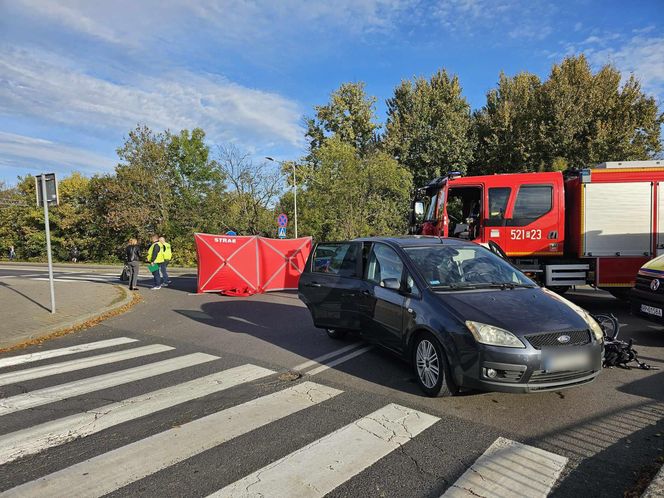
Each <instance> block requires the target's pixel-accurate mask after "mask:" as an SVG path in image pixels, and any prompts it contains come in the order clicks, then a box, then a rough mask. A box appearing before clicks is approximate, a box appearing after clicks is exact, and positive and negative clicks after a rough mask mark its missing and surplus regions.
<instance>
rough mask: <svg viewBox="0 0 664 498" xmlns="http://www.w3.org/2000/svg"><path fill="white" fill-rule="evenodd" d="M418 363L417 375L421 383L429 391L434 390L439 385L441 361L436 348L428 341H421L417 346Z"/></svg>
mask: <svg viewBox="0 0 664 498" xmlns="http://www.w3.org/2000/svg"><path fill="white" fill-rule="evenodd" d="M415 361H416V363H417V374H418V375H419V377H420V381H422V384H424V385H425V386H426V387H428V388H429V389H433V388H434V387H435V386H436V384H437V383H438V377H439V376H440V361H439V358H438V354H437V353H436V348H434V346H433V344H431V342H429V341H428V340H426V339H423V340H421V341H420V343H419V344H418V345H417V353H416V357H415Z"/></svg>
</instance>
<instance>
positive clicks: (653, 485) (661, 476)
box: [641, 466, 664, 498]
mask: <svg viewBox="0 0 664 498" xmlns="http://www.w3.org/2000/svg"><path fill="white" fill-rule="evenodd" d="M662 496H664V466H662V467H661V468H660V469H659V472H657V475H656V476H655V477H654V478H653V480H652V481H650V484H649V485H648V487H647V488H646V490H645V491H644V492H643V494H642V495H641V498H658V497H662Z"/></svg>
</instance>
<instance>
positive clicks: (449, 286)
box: [431, 282, 482, 290]
mask: <svg viewBox="0 0 664 498" xmlns="http://www.w3.org/2000/svg"><path fill="white" fill-rule="evenodd" d="M431 288H432V289H451V290H467V289H481V288H482V286H481V284H469V283H464V282H462V283H455V284H445V285H432V286H431Z"/></svg>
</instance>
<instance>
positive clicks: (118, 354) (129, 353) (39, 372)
mask: <svg viewBox="0 0 664 498" xmlns="http://www.w3.org/2000/svg"><path fill="white" fill-rule="evenodd" d="M173 349H175V348H174V347H171V346H164V345H163V344H151V345H149V346H142V347H140V348H132V349H125V350H124V351H114V352H112V353H105V354H100V355H96V356H90V357H88V358H79V359H77V360H69V361H63V362H61V363H53V364H51V365H43V366H41V367H34V368H28V369H25V370H18V371H16V372H7V373H5V374H0V386H4V385H7V384H14V383H16V382H25V381H26V380H33V379H40V378H42V377H48V376H50V375H57V374H61V373H66V372H74V371H76V370H81V369H84V368H92V367H96V366H99V365H107V364H109V363H115V362H118V361H123V360H130V359H132V358H140V357H141V356H147V355H151V354H157V353H163V352H164V351H171V350H173Z"/></svg>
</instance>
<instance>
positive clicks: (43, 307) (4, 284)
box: [0, 282, 51, 312]
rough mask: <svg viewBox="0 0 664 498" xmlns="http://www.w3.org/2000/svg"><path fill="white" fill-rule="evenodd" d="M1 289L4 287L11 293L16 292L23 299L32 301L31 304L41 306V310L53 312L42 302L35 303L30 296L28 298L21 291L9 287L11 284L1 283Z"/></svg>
mask: <svg viewBox="0 0 664 498" xmlns="http://www.w3.org/2000/svg"><path fill="white" fill-rule="evenodd" d="M0 287H3V288H5V289H9V290H10V291H12V292H15V293H16V294H18V295H19V296H21V297H23V298H25V299H27V300H28V301H30V302H31V303H33V304H36V305H37V306H39V307H40V308H41V309H43V310H45V311H48V312H50V311H51V310H50V309H48V308H47V307H46V306H44V305H43V304H41V303H40V302H38V301H35V300H34V299H32V298H31V297H30V296H28V295H27V294H23V293H22V292H21V291H20V290H18V289H15V288H14V287H12V286H11V285H9V284H7V283H5V282H0Z"/></svg>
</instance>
